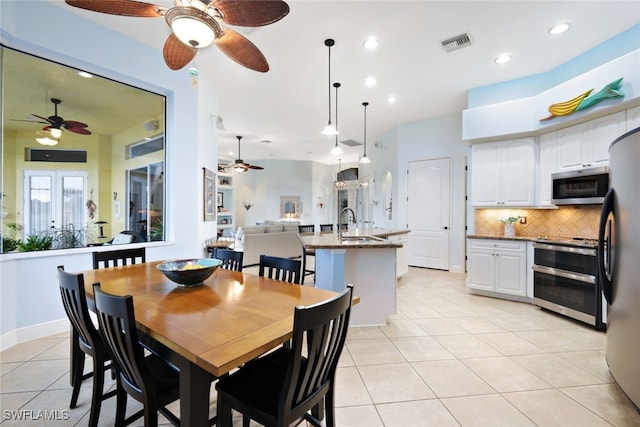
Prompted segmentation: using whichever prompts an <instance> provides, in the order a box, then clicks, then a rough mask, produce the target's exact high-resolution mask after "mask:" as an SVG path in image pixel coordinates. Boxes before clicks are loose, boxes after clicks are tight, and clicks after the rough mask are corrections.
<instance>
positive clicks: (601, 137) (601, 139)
mask: <svg viewBox="0 0 640 427" xmlns="http://www.w3.org/2000/svg"><path fill="white" fill-rule="evenodd" d="M626 128H627V125H626V114H625V112H624V111H620V112H619V113H615V114H611V115H608V116H605V117H601V118H599V119H595V120H592V121H590V122H589V144H588V147H589V153H588V157H587V158H586V159H585V161H586V163H587V164H588V165H590V166H601V165H608V164H609V146H610V145H611V143H612V142H613V141H614V140H615V139H616V138H617V137H619V136H620V135H622V134H623V133H625V131H626Z"/></svg>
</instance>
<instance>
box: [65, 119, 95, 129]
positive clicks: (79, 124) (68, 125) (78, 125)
mask: <svg viewBox="0 0 640 427" xmlns="http://www.w3.org/2000/svg"><path fill="white" fill-rule="evenodd" d="M62 126H64V127H65V128H86V127H88V126H89V125H88V124H86V123H82V122H74V121H73V120H65V121H64V123H63V124H62Z"/></svg>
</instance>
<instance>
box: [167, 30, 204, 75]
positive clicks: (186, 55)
mask: <svg viewBox="0 0 640 427" xmlns="http://www.w3.org/2000/svg"><path fill="white" fill-rule="evenodd" d="M197 52H198V50H197V49H196V48H195V47H192V46H187V45H186V44H184V43H182V42H181V41H180V39H178V38H177V37H176V36H175V34H173V33H171V35H169V37H168V38H167V41H166V42H165V43H164V48H163V49H162V54H163V55H164V62H166V63H167V65H168V66H169V68H171V69H172V70H179V69H180V68H182V67H184V66H185V65H187V64H188V63H189V62H191V61H192V60H193V58H195V56H196V53H197Z"/></svg>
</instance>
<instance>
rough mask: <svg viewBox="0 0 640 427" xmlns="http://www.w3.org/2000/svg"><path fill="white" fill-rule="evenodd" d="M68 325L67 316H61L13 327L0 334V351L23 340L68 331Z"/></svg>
mask: <svg viewBox="0 0 640 427" xmlns="http://www.w3.org/2000/svg"><path fill="white" fill-rule="evenodd" d="M69 327H70V324H69V320H68V319H67V318H63V319H59V320H54V321H52V322H45V323H40V324H38V325H32V326H26V327H24V328H19V329H14V330H12V331H9V332H7V333H5V334H3V335H2V336H0V351H4V350H6V349H8V348H10V347H13V346H14V345H16V344H20V343H23V342H27V341H31V340H36V339H39V338H45V337H48V336H50V335H55V334H59V333H62V332H67V331H69Z"/></svg>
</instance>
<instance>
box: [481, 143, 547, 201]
mask: <svg viewBox="0 0 640 427" xmlns="http://www.w3.org/2000/svg"><path fill="white" fill-rule="evenodd" d="M471 165H472V166H471V200H472V204H473V205H474V206H504V207H506V206H533V204H534V197H533V193H534V191H533V189H534V181H535V179H534V178H535V177H534V170H535V147H534V141H533V139H532V138H522V139H516V140H511V141H501V142H487V143H480V144H474V145H473V146H472V147H471Z"/></svg>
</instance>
